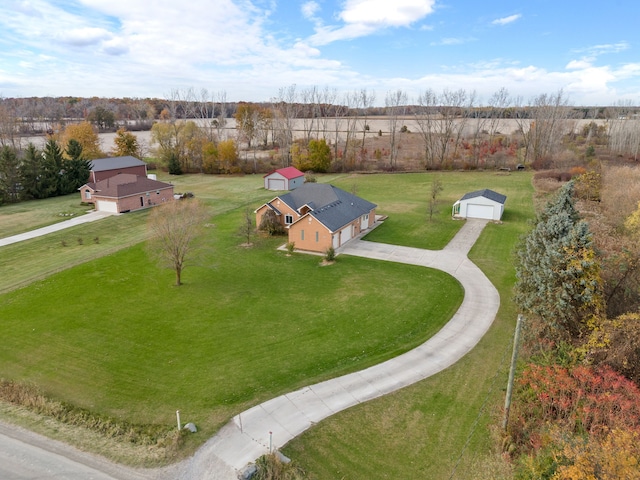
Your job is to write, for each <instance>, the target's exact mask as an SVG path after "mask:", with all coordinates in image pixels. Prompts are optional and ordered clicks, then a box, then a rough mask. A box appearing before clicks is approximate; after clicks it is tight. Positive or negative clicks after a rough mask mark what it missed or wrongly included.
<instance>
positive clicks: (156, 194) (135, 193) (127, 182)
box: [78, 173, 173, 213]
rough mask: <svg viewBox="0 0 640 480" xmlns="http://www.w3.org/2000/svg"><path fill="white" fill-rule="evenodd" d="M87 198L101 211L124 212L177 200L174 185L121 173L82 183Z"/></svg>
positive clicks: (84, 199)
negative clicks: (174, 195)
mask: <svg viewBox="0 0 640 480" xmlns="http://www.w3.org/2000/svg"><path fill="white" fill-rule="evenodd" d="M78 190H80V196H81V198H82V201H83V202H86V203H93V204H94V205H95V207H96V210H97V211H101V212H112V213H124V212H132V211H134V210H140V209H141V208H148V207H152V206H154V205H159V204H161V203H165V202H171V201H173V185H171V184H170V183H165V182H159V181H157V180H152V179H150V178H147V177H144V176H140V175H133V174H130V173H120V174H118V175H115V176H113V177H109V178H106V179H104V180H100V181H98V182H89V183H86V184H84V185H83V186H82V187H80V188H79V189H78Z"/></svg>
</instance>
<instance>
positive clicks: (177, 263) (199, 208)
mask: <svg viewBox="0 0 640 480" xmlns="http://www.w3.org/2000/svg"><path fill="white" fill-rule="evenodd" d="M208 217H209V214H208V212H207V208H206V207H205V205H204V204H203V203H201V202H200V201H198V200H196V199H184V200H175V201H172V202H169V203H167V204H164V205H160V206H157V207H154V208H153V210H152V211H151V213H150V215H149V221H148V226H149V232H150V234H151V235H150V239H149V242H148V246H149V249H150V251H151V253H152V255H153V256H155V257H156V258H157V259H158V261H159V262H160V263H161V264H162V265H163V266H165V267H167V268H171V269H173V270H174V271H175V273H176V286H179V285H182V271H183V270H184V268H185V266H186V265H187V261H188V260H190V259H192V258H193V256H194V253H195V252H196V250H197V247H198V245H197V240H198V238H199V236H200V235H201V233H202V229H203V228H204V222H205V221H206V220H207V218H208Z"/></svg>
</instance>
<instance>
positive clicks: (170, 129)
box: [151, 120, 206, 173]
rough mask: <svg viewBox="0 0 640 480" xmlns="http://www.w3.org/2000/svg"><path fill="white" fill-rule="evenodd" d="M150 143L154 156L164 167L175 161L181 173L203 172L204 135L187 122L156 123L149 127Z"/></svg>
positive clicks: (191, 123)
mask: <svg viewBox="0 0 640 480" xmlns="http://www.w3.org/2000/svg"><path fill="white" fill-rule="evenodd" d="M151 143H152V144H154V145H157V147H156V149H155V154H156V155H157V156H158V157H159V158H160V159H162V161H163V162H164V164H165V165H169V162H170V161H172V162H174V161H175V160H176V159H177V161H178V163H179V164H180V170H181V171H182V172H183V173H188V172H194V171H196V172H202V171H203V147H204V145H205V144H206V135H205V133H204V132H203V131H202V130H201V129H200V128H199V127H198V125H197V124H196V123H195V122H193V121H191V120H189V121H186V122H185V121H172V122H166V123H165V122H158V123H155V124H154V125H153V127H151Z"/></svg>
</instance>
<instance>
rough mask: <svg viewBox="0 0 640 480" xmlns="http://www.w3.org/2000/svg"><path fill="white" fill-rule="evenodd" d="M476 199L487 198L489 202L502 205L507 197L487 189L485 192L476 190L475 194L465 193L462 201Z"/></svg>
mask: <svg viewBox="0 0 640 480" xmlns="http://www.w3.org/2000/svg"><path fill="white" fill-rule="evenodd" d="M475 197H485V198H488V199H489V200H493V201H494V202H498V203H502V204H504V202H506V200H507V197H506V195H502V194H501V193H498V192H494V191H493V190H489V189H488V188H485V189H484V190H476V191H475V192H469V193H465V194H464V195H463V196H462V198H461V199H460V200H467V199H469V198H475Z"/></svg>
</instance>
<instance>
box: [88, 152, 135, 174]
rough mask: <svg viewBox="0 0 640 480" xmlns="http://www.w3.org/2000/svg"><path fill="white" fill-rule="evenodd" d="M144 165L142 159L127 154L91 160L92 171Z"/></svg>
mask: <svg viewBox="0 0 640 480" xmlns="http://www.w3.org/2000/svg"><path fill="white" fill-rule="evenodd" d="M141 165H146V163H144V162H143V161H142V160H138V159H137V158H136V157H132V156H131V155H127V156H125V157H107V158H96V159H95V160H91V170H93V171H94V172H104V171H105V170H116V169H119V168H128V167H138V166H141Z"/></svg>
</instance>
